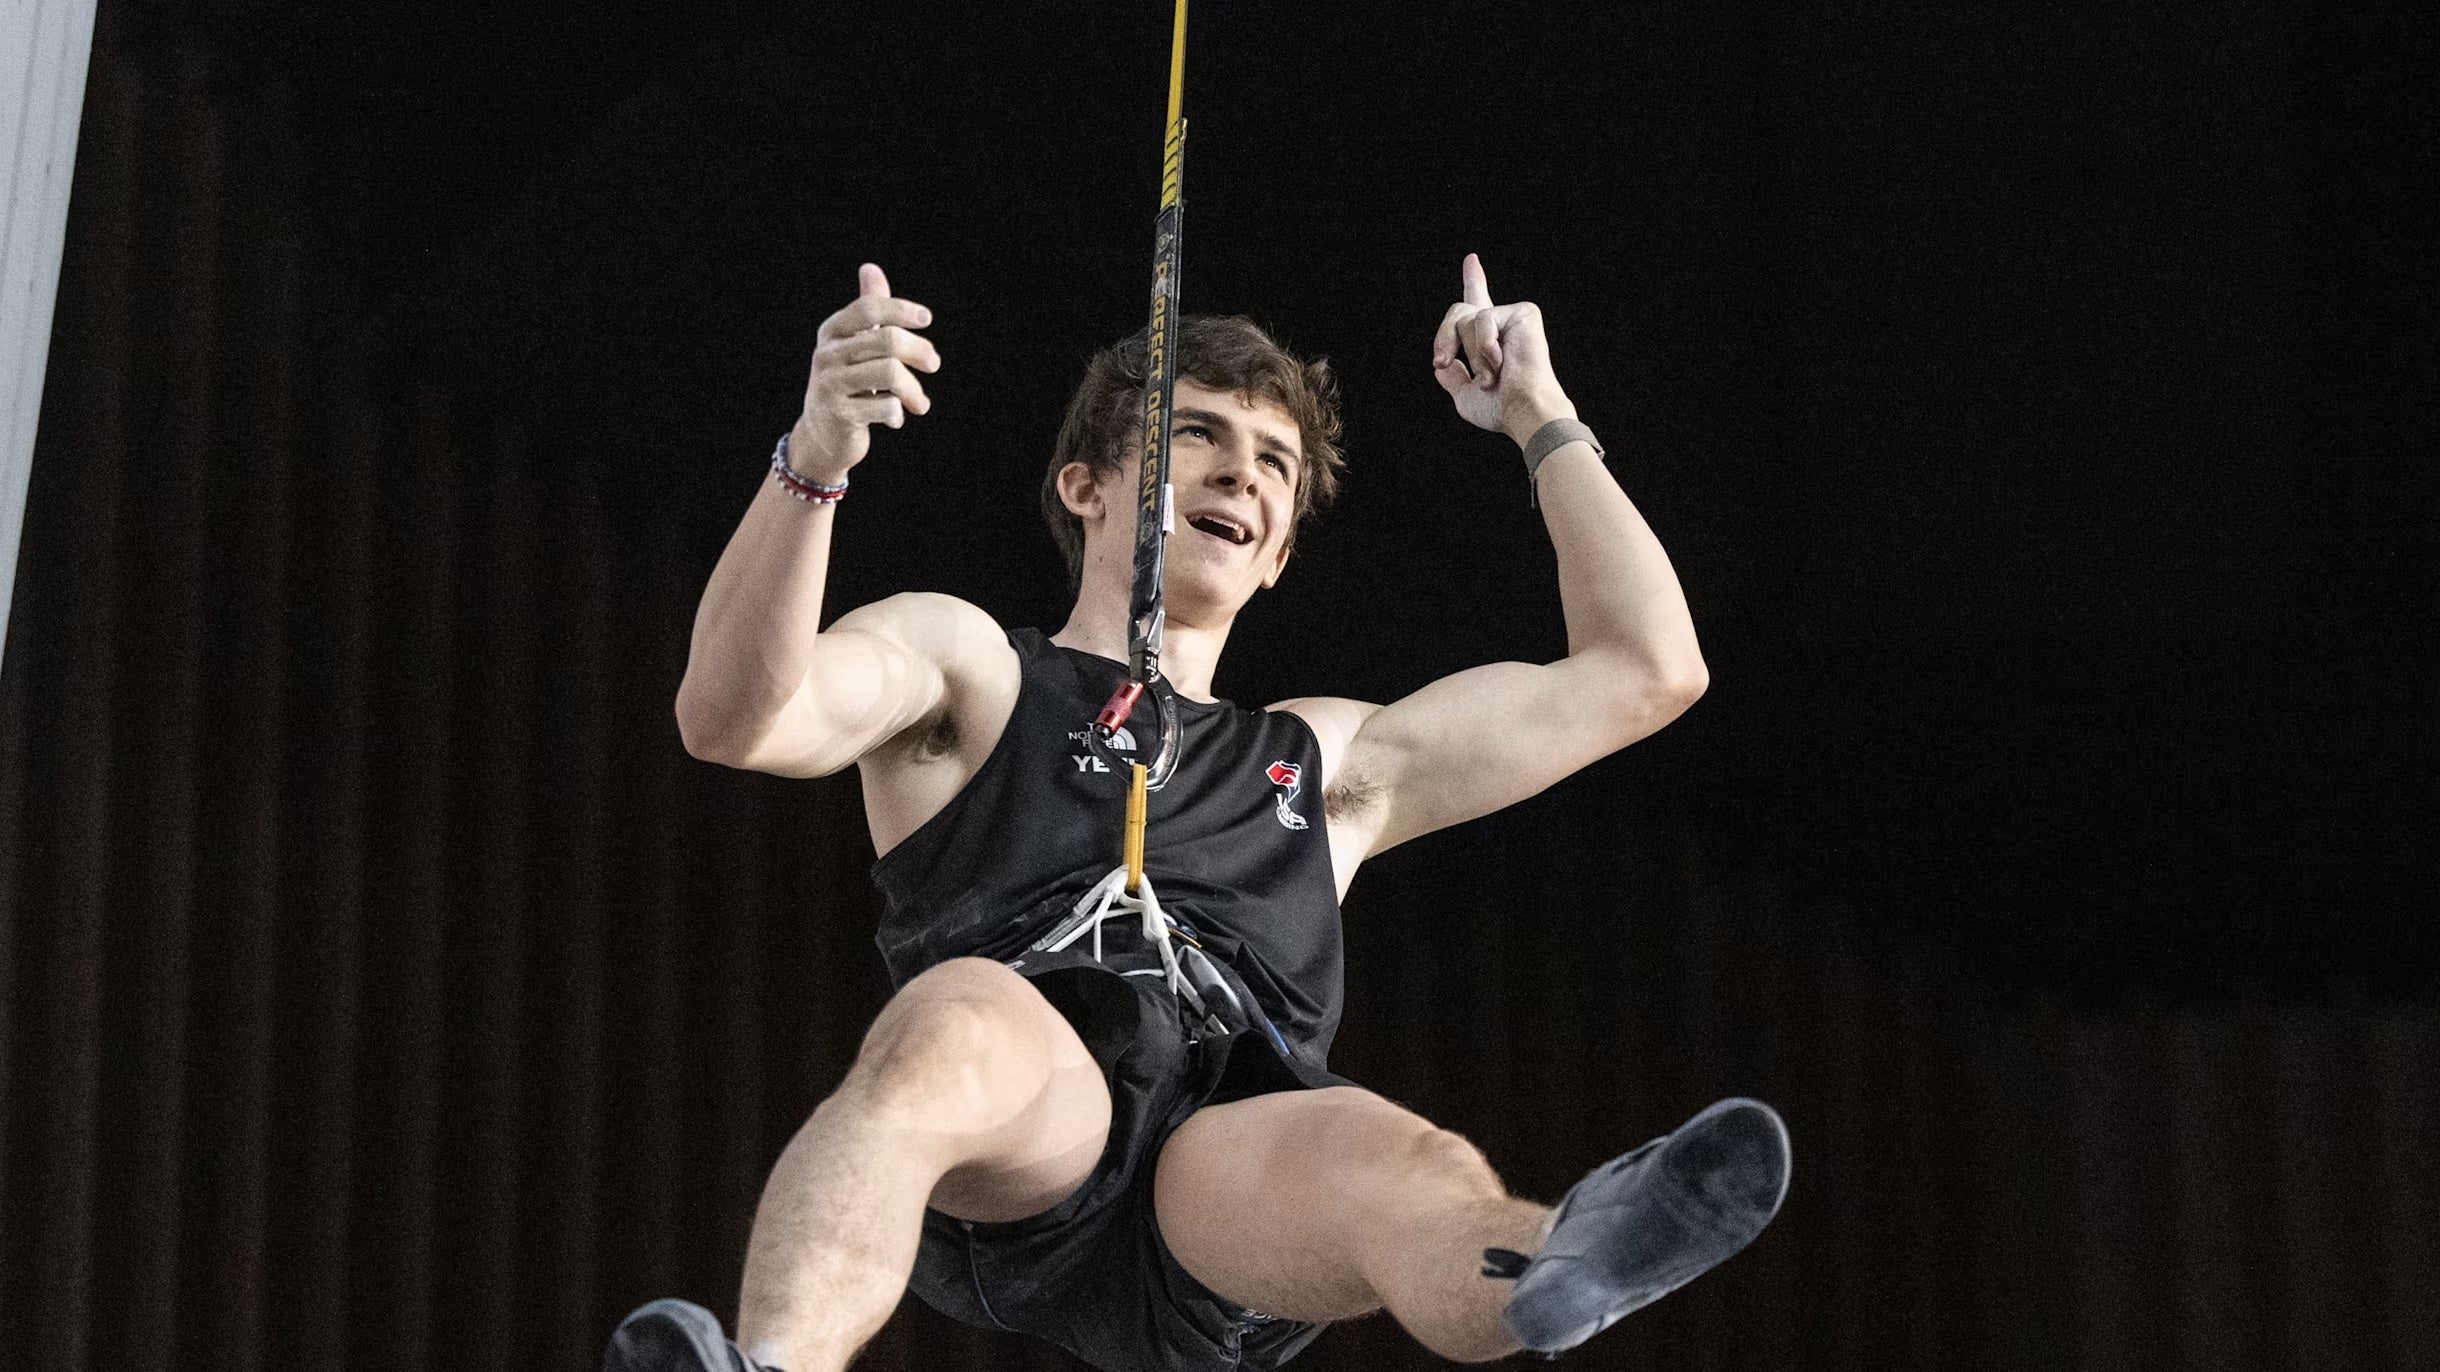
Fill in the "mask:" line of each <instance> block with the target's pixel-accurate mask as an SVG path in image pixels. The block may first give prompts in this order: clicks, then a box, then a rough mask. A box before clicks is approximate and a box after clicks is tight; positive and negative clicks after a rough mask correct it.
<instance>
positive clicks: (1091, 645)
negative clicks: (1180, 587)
mask: <svg viewBox="0 0 2440 1372" xmlns="http://www.w3.org/2000/svg"><path fill="white" fill-rule="evenodd" d="M1098 561H1100V560H1099V559H1094V558H1091V557H1089V556H1088V558H1087V559H1086V562H1085V569H1084V584H1083V585H1082V586H1081V587H1080V588H1078V590H1077V592H1076V607H1075V608H1074V609H1072V610H1070V611H1068V619H1067V623H1066V624H1065V625H1063V626H1062V627H1061V628H1060V630H1059V632H1058V633H1055V634H1053V635H1051V642H1053V643H1056V644H1058V645H1059V646H1060V647H1062V648H1074V649H1076V650H1077V651H1078V652H1084V653H1091V654H1093V655H1094V656H1095V657H1106V658H1109V659H1110V660H1112V661H1113V662H1125V661H1126V660H1127V596H1128V592H1129V589H1130V584H1131V580H1132V577H1133V574H1134V569H1133V566H1132V564H1118V565H1112V566H1100V565H1096V563H1097V562H1098ZM1164 609H1165V610H1166V611H1167V614H1168V619H1167V621H1166V622H1165V623H1164V625H1163V627H1162V631H1161V677H1162V679H1163V680H1165V681H1167V682H1168V683H1169V686H1170V689H1171V690H1174V691H1176V692H1177V693H1178V694H1179V695H1182V696H1184V697H1186V698H1187V699H1188V700H1196V701H1204V702H1209V701H1210V700H1211V699H1212V671H1213V669H1215V668H1217V667H1218V666H1219V665H1220V650H1221V649H1222V648H1224V647H1226V646H1227V645H1228V631H1229V626H1230V625H1231V624H1232V623H1233V622H1234V619H1235V617H1234V616H1225V617H1219V618H1217V620H1216V622H1214V621H1207V620H1205V619H1204V618H1203V617H1201V616H1198V615H1195V614H1193V613H1191V611H1189V610H1186V609H1185V608H1184V607H1181V606H1179V605H1177V604H1176V603H1175V602H1172V603H1170V604H1168V605H1167V606H1165V607H1164Z"/></svg>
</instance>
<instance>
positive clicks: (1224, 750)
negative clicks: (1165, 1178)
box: [873, 629, 1342, 1066]
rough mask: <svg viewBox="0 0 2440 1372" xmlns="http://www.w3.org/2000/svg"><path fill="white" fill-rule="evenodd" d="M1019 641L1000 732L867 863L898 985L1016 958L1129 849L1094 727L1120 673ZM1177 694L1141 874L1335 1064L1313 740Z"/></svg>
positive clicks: (1331, 923) (1303, 1041)
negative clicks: (915, 822)
mask: <svg viewBox="0 0 2440 1372" xmlns="http://www.w3.org/2000/svg"><path fill="white" fill-rule="evenodd" d="M1008 641H1009V644H1010V645H1011V646H1012V647H1014V648H1015V649H1016V652H1017V658H1018V661H1019V662H1020V663H1021V664H1022V666H1023V670H1024V680H1023V684H1022V685H1021V686H1020V687H1019V689H1018V691H1017V704H1016V708H1015V709H1014V710H1012V711H1011V712H1010V713H1009V716H1008V727H1007V729H1006V730H1004V731H1003V732H1002V733H1001V735H1000V741H999V743H998V744H997V745H995V746H994V747H993V748H992V750H991V756H990V757H988V758H986V759H985V760H984V762H983V765H982V767H981V769H980V770H978V771H977V772H975V774H974V776H973V778H972V779H971V780H969V781H968V782H967V783H966V786H965V789H963V790H961V791H959V792H958V793H957V795H956V797H955V798H954V799H952V800H951V801H950V802H949V804H948V805H947V806H946V807H945V808H943V809H942V810H941V812H940V813H939V814H936V815H934V816H932V818H931V819H929V820H927V821H925V823H924V825H923V827H922V828H920V829H917V830H916V831H915V832H914V833H912V834H910V835H908V836H907V838H906V839H905V840H904V841H903V842H901V843H899V845H898V846H897V847H895V848H892V849H891V850H890V851H889V852H888V853H886V854H884V855H883V856H882V858H881V860H880V861H879V862H878V863H876V864H874V866H873V884H874V885H876V886H878V887H880V888H881V896H882V901H883V905H884V913H883V915H882V918H881V929H880V933H879V935H878V937H877V940H876V941H877V942H879V944H880V945H881V957H882V960H883V961H884V962H885V963H887V964H888V966H889V972H890V980H891V982H892V983H893V984H895V985H899V986H903V985H905V984H906V983H907V981H908V980H909V979H911V978H913V977H914V976H915V975H916V974H917V973H919V972H921V971H923V970H924V969H925V968H927V967H930V966H932V965H933V964H935V963H938V962H941V961H944V960H946V959H948V958H953V957H987V958H993V959H996V960H999V961H1007V960H1009V959H1012V958H1017V957H1020V956H1022V955H1023V953H1024V951H1025V949H1026V948H1028V947H1029V946H1031V945H1032V944H1033V943H1034V941H1035V940H1037V939H1039V938H1040V937H1041V936H1042V935H1043V933H1044V932H1046V931H1047V930H1048V929H1049V928H1050V927H1051V926H1052V925H1054V924H1057V923H1058V922H1059V921H1060V920H1061V919H1062V918H1063V917H1065V916H1066V915H1067V913H1068V912H1069V910H1070V908H1071V907H1073V906H1074V904H1075V903H1076V900H1077V898H1078V897H1079V896H1081V895H1083V894H1084V893H1085V892H1086V891H1087V890H1089V889H1091V887H1092V885H1093V883H1094V882H1096V881H1099V880H1100V879H1101V878H1102V877H1103V876H1105V875H1107V874H1108V873H1109V871H1110V870H1111V869H1112V868H1113V867H1116V866H1118V865H1119V863H1120V861H1121V858H1122V853H1121V850H1120V847H1121V829H1122V824H1123V821H1124V820H1125V817H1126V807H1127V775H1126V767H1125V764H1124V763H1123V762H1113V763H1111V764H1110V765H1109V766H1108V768H1107V769H1106V770H1105V769H1104V768H1103V767H1102V765H1101V764H1100V760H1099V759H1098V758H1096V757H1095V756H1094V753H1093V750H1092V749H1090V748H1088V747H1086V746H1085V737H1086V730H1087V729H1088V728H1090V727H1091V725H1092V722H1093V716H1094V715H1095V714H1096V713H1097V712H1099V711H1100V709H1101V707H1102V703H1103V702H1104V701H1106V700H1108V699H1109V697H1110V692H1111V690H1112V688H1114V687H1115V686H1116V685H1117V684H1118V683H1119V682H1120V681H1121V680H1122V679H1123V678H1124V677H1125V675H1126V672H1125V669H1124V668H1123V667H1122V666H1121V664H1119V663H1116V662H1112V661H1110V660H1109V659H1108V658H1102V657H1095V656H1093V655H1092V654H1090V653H1083V652H1078V651H1076V650H1075V649H1072V648H1063V647H1060V646H1058V645H1057V644H1054V643H1052V642H1050V641H1049V640H1047V639H1045V638H1044V637H1043V636H1042V635H1041V634H1040V633H1039V632H1037V631H1035V630H1032V629H1018V630H1015V631H1013V632H1011V633H1010V634H1009V635H1008ZM1172 699H1173V700H1176V703H1177V708H1178V710H1179V711H1180V717H1181V721H1182V724H1183V728H1184V742H1183V745H1182V749H1183V751H1182V752H1181V754H1180V756H1179V760H1178V766H1177V771H1176V773H1175V774H1174V775H1172V776H1171V777H1170V779H1169V782H1168V784H1167V785H1165V786H1163V787H1162V788H1161V789H1160V790H1158V791H1155V792H1153V793H1152V796H1151V803H1150V808H1149V810H1148V812H1147V827H1146V831H1145V841H1144V873H1145V875H1146V876H1147V877H1149V878H1150V879H1151V881H1152V886H1153V889H1154V890H1156V891H1158V892H1159V893H1160V897H1161V905H1162V907H1163V908H1164V909H1165V910H1167V911H1168V912H1169V913H1170V914H1171V915H1172V916H1174V917H1175V918H1176V919H1177V920H1178V921H1179V922H1180V923H1181V924H1183V925H1185V926H1186V927H1187V928H1188V930H1190V931H1191V932H1192V933H1193V934H1194V935H1195V936H1196V938H1197V940H1198V941H1199V942H1200V943H1201V944H1202V945H1203V948H1204V950H1205V951H1206V952H1207V953H1209V954H1210V955H1211V956H1212V957H1214V958H1216V959H1219V960H1221V961H1224V962H1226V963H1228V964H1229V965H1230V966H1232V967H1234V968H1235V969H1236V971H1237V973H1238V975H1239V976H1241V977H1243V978H1244V979H1245V983H1246V985H1247V986H1248V987H1249V988H1250V989H1251V990H1252V991H1253V993H1254V996H1255V999H1256V1000H1257V1001H1259V1002H1260V1003H1261V1005H1262V1008H1263V1010H1264V1012H1265V1013H1267V1014H1268V1015H1269V1016H1270V1017H1271V1020H1272V1022H1273V1023H1274V1024H1275V1025H1277V1026H1278V1028H1279V1030H1280V1032H1281V1034H1282V1035H1283V1036H1285V1037H1286V1039H1287V1040H1288V1044H1289V1046H1290V1048H1291V1049H1292V1050H1293V1051H1294V1052H1295V1053H1296V1055H1297V1056H1298V1057H1300V1058H1304V1059H1306V1060H1308V1061H1310V1062H1311V1063H1313V1064H1314V1065H1315V1066H1324V1065H1326V1063H1327V1059H1328V1055H1329V1051H1330V1040H1331V1036H1332V1035H1334V1034H1335V1033H1337V1032H1338V1027H1339V1010H1340V1003H1341V1000H1340V998H1341V995H1342V983H1341V975H1342V969H1341V961H1340V959H1341V951H1340V942H1339V902H1338V889H1337V885H1336V883H1335V882H1334V881H1333V880H1332V874H1331V868H1330V839H1329V835H1328V833H1327V832H1326V830H1325V829H1324V826H1323V821H1322V797H1321V750H1320V745H1319V744H1318V743H1316V742H1315V740H1314V737H1313V730H1312V729H1311V728H1309V727H1308V726H1307V725H1306V724H1305V722H1304V721H1303V720H1302V719H1299V718H1297V717H1296V716H1295V715H1292V714H1288V713H1286V712H1284V711H1269V710H1249V709H1245V708H1243V707H1241V706H1237V705H1231V704H1229V703H1227V702H1225V701H1222V702H1218V703H1215V704H1211V705H1203V704H1198V703H1196V702H1194V701H1191V700H1183V699H1177V698H1176V697H1172ZM1151 714H1152V711H1151V709H1150V708H1149V707H1148V706H1145V705H1139V706H1137V707H1136V715H1135V719H1134V720H1132V721H1131V723H1132V724H1134V725H1135V726H1136V727H1138V728H1141V729H1142V730H1143V731H1144V741H1145V743H1147V744H1149V743H1150V742H1151V739H1150V737H1149V735H1150V732H1151V728H1150V716H1151ZM1115 742H1116V744H1117V751H1118V752H1119V754H1120V755H1121V756H1122V757H1133V758H1137V759H1141V760H1143V761H1145V762H1149V761H1151V750H1150V748H1149V747H1140V748H1139V747H1138V746H1137V744H1136V738H1135V737H1133V736H1129V735H1128V734H1127V733H1126V732H1124V731H1122V735H1121V737H1119V738H1118V739H1117V740H1115ZM1110 927H1111V929H1112V930H1113V931H1115V930H1116V929H1117V928H1118V925H1117V924H1116V923H1115V922H1114V923H1113V924H1112V925H1111V926H1110ZM1088 938H1089V936H1088Z"/></svg>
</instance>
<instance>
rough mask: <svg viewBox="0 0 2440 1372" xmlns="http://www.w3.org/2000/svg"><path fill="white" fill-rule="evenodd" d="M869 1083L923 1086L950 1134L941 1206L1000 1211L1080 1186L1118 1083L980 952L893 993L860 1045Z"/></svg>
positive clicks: (1008, 1216)
mask: <svg viewBox="0 0 2440 1372" xmlns="http://www.w3.org/2000/svg"><path fill="white" fill-rule="evenodd" d="M857 1071H858V1072H859V1073H864V1074H866V1075H868V1076H871V1077H874V1078H878V1079H882V1080H876V1081H875V1082H874V1083H872V1085H871V1086H870V1088H868V1089H874V1090H878V1091H884V1092H888V1091H900V1092H904V1093H905V1094H908V1095H910V1096H914V1097H917V1099H915V1100H914V1101H912V1102H910V1103H909V1104H908V1105H906V1106H904V1107H902V1108H906V1109H910V1110H912V1111H915V1112H918V1113H922V1114H925V1115H928V1116H929V1119H930V1121H931V1127H932V1128H933V1129H935V1130H937V1131H938V1132H939V1133H940V1135H941V1136H942V1137H943V1139H944V1143H945V1146H946V1148H947V1150H948V1151H947V1154H946V1161H947V1162H948V1164H949V1165H948V1168H947V1171H946V1172H945V1173H944V1174H943V1175H942V1177H941V1179H940V1181H939V1183H938V1184H937V1185H936V1186H935V1187H934V1188H933V1190H932V1194H931V1199H930V1204H931V1206H932V1208H934V1209H937V1210H940V1211H942V1212H944V1213H946V1214H949V1215H952V1216H955V1217H956V1218H958V1219H966V1220H975V1221H978V1222H998V1221H1004V1220H1014V1219H1022V1218H1024V1217H1025V1216H1028V1215H1033V1214H1038V1213H1040V1212H1041V1211H1044V1210H1048V1209H1050V1208H1051V1207H1052V1206H1054V1205H1057V1204H1058V1203H1059V1202H1061V1201H1063V1200H1065V1199H1067V1198H1068V1196H1070V1195H1072V1194H1073V1193H1074V1192H1075V1191H1076V1189H1077V1188H1078V1187H1080V1186H1082V1185H1083V1184H1084V1182H1085V1180H1086V1178H1088V1177H1090V1176H1091V1175H1092V1172H1093V1168H1094V1166H1095V1164H1096V1163H1098V1162H1099V1161H1100V1158H1101V1153H1102V1146H1103V1144H1104V1142H1105V1141H1106V1140H1107V1139H1108V1137H1109V1132H1110V1092H1109V1087H1108V1085H1107V1084H1106V1083H1105V1082H1104V1080H1103V1078H1102V1069H1101V1066H1100V1064H1099V1063H1097V1062H1095V1061H1094V1060H1093V1055H1092V1054H1091V1053H1089V1052H1087V1051H1086V1049H1085V1046H1084V1043H1083V1041H1082V1040H1081V1039H1079V1038H1078V1037H1077V1034H1076V1031H1075V1029H1074V1028H1073V1027H1072V1026H1070V1025H1069V1024H1068V1022H1067V1020H1066V1019H1065V1018H1064V1017H1063V1016H1061V1015H1060V1013H1059V1012H1058V1010H1057V1009H1055V1008H1053V1007H1052V1005H1051V1003H1050V1002H1049V1001H1048V1000H1045V999H1044V998H1043V996H1042V993H1041V992H1040V991H1037V990H1036V989H1034V987H1033V986H1032V985H1031V984H1030V983H1029V982H1027V981H1026V980H1025V978H1023V977H1021V976H1019V975H1017V974H1016V973H1015V972H1012V971H1010V970H1009V969H1007V968H1006V967H1003V966H1001V965H1000V964H999V963H996V962H992V961H989V960H987V959H982V958H957V959H952V960H951V961H948V962H944V963H941V964H940V965H938V966H936V967H933V968H930V969H929V970H927V971H925V972H924V973H923V974H922V975H920V976H917V977H916V978H915V979H914V980H912V981H909V982H908V983H907V984H906V985H905V986H904V987H902V988H900V990H899V992H898V994H897V995H895V996H893V997H891V998H890V1002H889V1004H888V1005H886V1006H884V1007H883V1009H882V1012H881V1014H880V1016H879V1017H878V1018H877V1019H875V1020H874V1022H873V1028H872V1031H871V1032H870V1033H869V1034H867V1035H866V1036H865V1041H864V1047H863V1050H862V1051H861V1052H860V1053H859V1054H858V1058H857Z"/></svg>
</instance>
